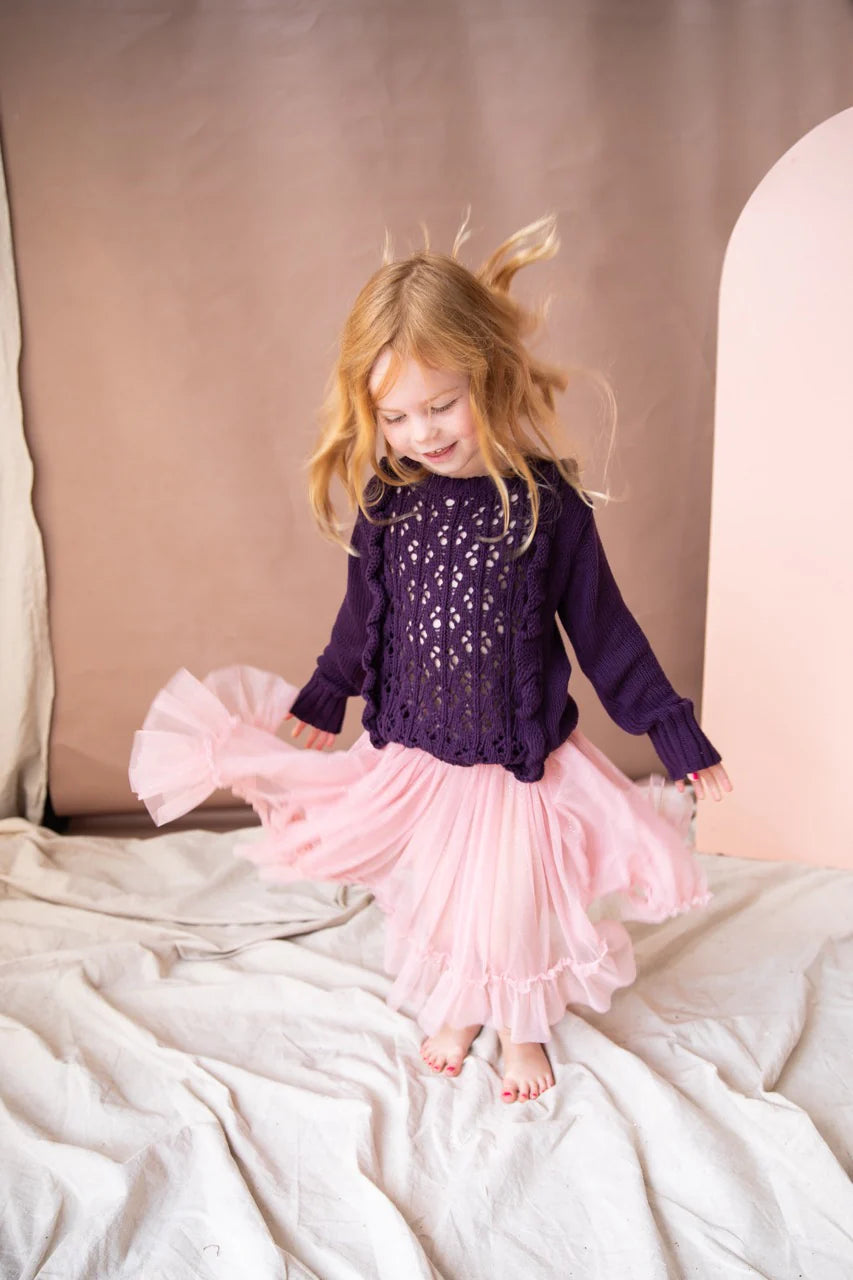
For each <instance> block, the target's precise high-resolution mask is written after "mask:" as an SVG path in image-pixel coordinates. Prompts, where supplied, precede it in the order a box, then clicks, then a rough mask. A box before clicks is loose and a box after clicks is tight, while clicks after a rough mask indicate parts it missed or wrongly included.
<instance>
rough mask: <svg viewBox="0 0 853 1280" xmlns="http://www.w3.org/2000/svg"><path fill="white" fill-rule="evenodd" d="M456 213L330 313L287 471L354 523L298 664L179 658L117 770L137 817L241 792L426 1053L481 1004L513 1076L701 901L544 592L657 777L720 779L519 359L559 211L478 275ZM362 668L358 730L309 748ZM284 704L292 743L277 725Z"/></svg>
mask: <svg viewBox="0 0 853 1280" xmlns="http://www.w3.org/2000/svg"><path fill="white" fill-rule="evenodd" d="M464 238H465V237H464V227H463V230H462V232H460V234H459V236H457V240H456V243H455V244H454V246H453V251H452V254H451V256H443V255H440V254H436V253H433V252H430V251H429V250H428V249H425V250H423V251H420V252H417V253H415V254H413V255H412V256H410V257H409V258H407V259H406V260H404V261H399V262H393V261H387V260H386V263H385V265H384V266H382V267H381V268H380V270H378V271H377V272H376V273H375V274H374V275H373V276H372V278H371V279H370V280H369V281H368V282H367V284H366V285H365V287H364V288H363V289H362V291H361V293H360V294H359V296H358V298H357V300H356V303H355V306H354V308H353V310H352V313H351V314H350V316H349V318H348V320H347V322H346V325H345V328H344V332H343V338H342V343H341V350H340V357H339V359H338V362H337V367H336V370H335V375H334V378H333V382H332V385H331V390H330V393H329V398H328V401H327V405H326V415H325V423H324V428H323V432H322V435H321V439H320V442H319V445H318V448H317V449H316V451H315V453H314V455H313V457H312V459H311V463H310V485H309V497H310V502H311V505H312V509H313V511H314V514H315V516H316V518H317V521H318V523H319V526H320V528H321V530H322V531H323V532H324V533H325V534H326V535H328V536H330V537H332V538H334V539H335V540H337V541H341V536H340V535H341V533H342V529H341V527H340V526H339V525H338V523H337V520H336V517H335V514H334V509H333V505H332V501H331V496H330V485H331V482H332V480H333V479H334V478H337V479H338V480H339V481H340V482H341V483H342V484H343V487H344V489H345V491H346V493H347V495H348V497H349V499H350V501H351V503H352V505H353V507H354V508H356V520H355V527H354V529H353V532H352V547H351V548H349V547H348V548H347V549H348V550H349V551H350V552H351V558H350V559H349V570H348V578H347V584H346V594H345V598H344V600H343V603H342V605H341V607H340V610H339V612H338V615H337V619H336V621H335V624H334V627H333V629H332V634H331V639H330V641H329V644H328V645H327V647H326V648H325V650H324V651H323V653H322V654H321V655H320V657H319V658H318V660H317V668H316V670H315V672H314V674H313V675H312V676H311V678H310V680H309V681H308V683H307V684H306V685H305V686H304V687H303V688H302V689H301V690H297V689H296V688H295V687H294V686H292V685H289V684H287V683H286V682H285V681H284V680H282V679H280V678H279V677H277V676H272V675H268V674H266V673H264V672H260V671H257V670H255V669H254V668H250V667H232V668H228V669H225V670H222V671H217V672H214V673H212V675H210V676H208V677H207V678H206V680H204V681H203V682H200V681H198V680H196V679H194V677H193V676H191V675H190V673H189V672H187V671H184V670H182V671H179V672H178V674H177V675H176V676H175V677H174V678H173V679H172V680H171V681H170V683H169V684H168V685H167V687H166V688H165V689H164V690H163V691H161V693H160V694H159V695H158V696H157V697H156V698H155V700H154V703H153V705H152V708H151V711H150V712H149V714H148V717H147V719H146V721H145V726H144V728H143V729H142V730H141V731H140V732H139V733H137V734H136V736H135V740H134V748H133V755H132V760H131V767H130V779H131V785H132V787H133V789H134V791H135V792H136V793H137V795H138V796H139V797H140V799H142V800H143V801H144V802H145V804H146V805H147V806H148V808H149V810H150V812H151V813H152V815H153V817H154V820H155V822H157V823H158V824H161V823H163V822H167V821H170V820H171V819H172V818H175V817H177V816H178V815H179V814H181V813H185V812H187V810H189V809H190V808H192V807H193V806H194V805H196V804H198V803H200V802H201V801H202V800H203V799H205V798H206V796H208V795H209V794H210V793H211V791H213V790H214V789H215V788H216V787H220V786H227V787H230V788H231V790H232V791H233V792H234V793H235V794H236V795H238V796H241V797H242V798H244V799H246V800H247V801H248V802H249V803H250V804H252V805H253V807H254V808H255V810H256V811H257V813H258V814H259V816H260V819H261V823H262V826H263V828H264V831H263V836H262V839H261V840H260V841H259V842H251V843H246V844H244V845H242V846H239V847H238V850H237V851H238V852H239V853H241V854H243V855H244V856H245V857H248V858H250V859H252V860H253V861H254V862H256V863H257V864H258V865H259V866H260V867H261V868H262V872H261V874H263V875H264V876H265V877H266V878H269V879H273V880H277V881H286V880H295V879H309V880H310V879H316V880H331V881H335V882H347V883H355V884H360V885H362V886H365V887H367V888H369V889H370V890H372V892H373V894H374V895H375V898H376V901H377V903H378V904H379V906H380V908H381V909H382V911H383V913H384V914H385V917H386V926H387V931H386V940H385V957H384V959H385V967H386V970H387V971H388V973H389V974H392V975H395V981H394V983H393V985H392V987H391V989H390V992H389V995H388V998H387V999H388V1004H389V1005H390V1006H391V1007H392V1008H394V1009H398V1008H400V1007H401V1006H402V1005H403V1004H407V1005H408V1006H409V1008H410V1009H411V1010H412V1011H414V1012H415V1013H416V1016H417V1019H418V1021H419V1023H420V1025H421V1027H422V1028H423V1030H424V1031H425V1032H426V1038H425V1039H424V1041H423V1043H422V1046H421V1056H422V1057H423V1059H424V1061H425V1062H426V1063H427V1064H428V1065H429V1066H430V1067H431V1068H432V1069H433V1070H434V1071H436V1072H444V1073H446V1074H447V1075H455V1074H457V1073H458V1072H459V1070H460V1068H461V1065H462V1061H463V1058H464V1056H465V1054H466V1053H467V1051H468V1049H469V1047H470V1045H471V1043H472V1041H473V1040H474V1038H475V1036H476V1035H477V1033H478V1032H479V1031H480V1029H481V1027H482V1026H483V1025H484V1024H487V1025H489V1026H492V1027H494V1028H495V1029H496V1031H497V1033H498V1037H499V1040H500V1044H501V1047H502V1053H503V1084H502V1097H503V1099H504V1101H505V1102H514V1101H516V1099H528V1098H536V1097H538V1096H539V1095H540V1094H541V1093H542V1092H544V1091H545V1090H546V1089H548V1088H550V1087H551V1086H552V1085H553V1083H554V1076H553V1071H552V1067H551V1064H550V1062H549V1060H548V1057H547V1055H546V1052H545V1048H544V1046H545V1043H546V1042H547V1041H548V1040H549V1039H550V1035H551V1030H550V1029H551V1027H552V1026H553V1024H554V1023H556V1022H557V1021H558V1020H559V1019H560V1018H561V1017H562V1016H563V1014H564V1012H565V1010H566V1006H567V1005H568V1004H570V1003H577V1004H581V1005H587V1006H590V1007H591V1008H593V1009H595V1010H598V1011H606V1010H607V1009H608V1008H609V1006H610V1001H611V997H612V995H613V992H614V991H615V990H617V989H618V988H619V987H623V986H625V985H627V984H628V983H630V982H632V981H633V979H634V977H635V972H636V970H635V963H634V958H633V953H632V948H631V943H630V939H629V936H628V933H627V931H626V929H625V927H624V925H623V924H622V923H621V922H620V921H621V919H633V920H642V921H660V920H662V919H664V918H665V917H667V916H670V915H672V914H674V913H676V912H680V911H684V910H686V909H688V908H690V907H693V906H696V905H700V904H703V903H705V902H706V901H707V899H708V897H709V895H708V892H707V887H706V883H705V880H704V878H703V875H702V872H701V870H700V868H699V866H698V863H697V862H696V861H695V859H694V858H693V856H692V855H691V853H690V852H689V850H688V848H687V846H686V843H685V840H684V836H683V833H682V831H680V830H679V829H678V827H677V826H676V825H674V824H673V823H671V822H670V820H669V819H667V818H666V817H665V816H664V815H663V814H662V813H660V812H658V810H657V808H656V806H655V805H654V804H653V803H652V801H651V798H650V796H649V795H648V794H647V793H646V792H645V791H644V790H643V789H642V788H641V787H640V786H639V785H638V784H636V783H634V782H632V781H631V780H630V779H629V778H627V777H626V776H625V775H624V774H623V773H622V772H621V771H620V770H619V769H618V768H617V767H616V766H615V765H614V764H613V763H612V762H611V761H610V760H609V759H608V758H607V757H606V756H605V755H604V754H603V753H602V752H601V751H599V750H598V749H597V748H596V747H595V746H594V745H593V744H592V743H591V742H590V741H588V739H587V738H586V737H585V736H584V735H583V734H582V733H581V731H580V730H579V728H578V727H577V725H578V708H577V704H576V703H575V701H574V699H573V698H572V696H571V694H570V693H568V692H567V685H568V681H569V675H570V671H571V665H570V662H569V659H568V657H567V654H566V651H565V648H564V646H563V643H562V640H561V637H560V633H559V631H558V628H557V618H558V617H559V618H560V619H561V620H562V622H563V624H564V626H565V628H566V631H567V634H568V636H569V638H570V640H571V643H572V646H573V649H574V652H575V654H576V656H577V660H578V662H579V663H580V666H581V669H582V670H583V671H584V672H585V673H586V675H587V676H588V677H589V679H590V681H591V682H592V684H593V686H594V688H595V690H596V692H597V693H598V695H599V697H600V698H601V701H602V703H603V704H604V706H605V708H606V709H607V711H608V713H609V714H610V715H611V716H612V718H613V719H614V720H615V721H616V723H617V724H619V725H621V727H622V728H623V729H626V730H627V731H628V732H629V733H637V734H639V733H647V734H648V735H649V737H650V738H651V741H652V743H653V744H654V747H655V749H656V751H657V753H658V755H659V756H660V758H661V760H662V761H663V763H664V765H665V766H666V769H667V771H668V773H669V775H670V777H671V778H672V779H673V780H675V782H676V786H677V787H678V789H679V790H682V791H683V790H684V787H685V781H686V779H687V777H688V776H689V777H690V778H692V779H693V781H694V784H695V790H696V793H697V795H698V796H700V797H701V796H703V795H704V794H706V791H707V792H708V793H710V794H712V795H713V796H714V799H715V800H719V799H720V798H721V794H722V791H723V790H725V791H730V790H731V789H732V787H731V783H730V781H729V779H728V776H727V774H726V771H725V770H724V769H723V767H722V764H721V763H720V761H721V757H720V755H719V753H718V752H717V750H716V749H715V747H714V746H713V745H712V743H711V742H710V741H709V740H708V738H707V737H706V736H705V734H704V733H703V732H702V730H701V728H700V727H699V725H698V724H697V722H696V719H695V717H694V714H693V704H692V702H691V701H690V700H689V699H688V698H682V697H679V695H678V694H677V693H676V692H675V690H674V689H673V688H672V686H671V685H670V683H669V682H668V680H667V678H666V676H665V674H664V672H663V671H662V670H661V667H660V665H659V663H658V661H657V659H656V658H655V655H654V653H653V652H652V650H651V648H650V646H649V643H648V640H647V639H646V637H645V635H644V634H643V632H642V630H641V629H640V627H639V625H638V623H637V622H636V620H635V619H634V617H633V616H632V614H631V613H630V611H629V610H628V608H627V606H626V605H625V603H624V601H623V599H622V596H621V594H620V592H619V588H618V587H617V585H616V582H615V581H614V578H613V576H612V573H611V571H610V567H609V565H608V562H607V559H606V557H605V554H604V549H603V547H602V544H601V541H600V539H599V535H598V531H597V528H596V524H595V519H594V516H593V508H592V504H591V501H590V499H589V495H588V494H587V492H586V491H585V490H584V489H582V488H581V485H580V481H579V477H578V467H577V464H576V463H574V462H571V461H566V460H561V459H559V458H557V457H555V456H554V451H553V447H552V445H551V443H550V441H551V439H552V438H553V433H554V428H555V426H556V421H555V413H554V392H555V391H556V390H558V389H559V390H562V389H564V387H565V385H566V378H565V376H564V375H563V374H562V373H561V372H560V371H559V370H557V369H554V368H551V367H549V366H547V365H545V364H543V363H541V362H540V361H538V360H537V359H535V358H534V357H533V356H532V355H531V353H530V351H529V350H528V349H527V347H526V345H525V341H524V339H525V337H526V335H527V334H528V333H529V332H530V331H531V329H532V327H533V323H534V321H533V317H532V316H531V315H530V314H528V313H527V312H526V311H524V310H523V309H522V308H521V307H520V306H519V305H518V304H517V303H516V302H515V301H513V300H512V298H511V297H510V296H509V288H510V284H511V282H512V279H513V277H514V275H515V274H516V272H517V271H518V270H519V268H520V267H522V266H524V265H525V264H526V263H529V262H534V261H536V260H538V259H542V258H547V257H550V256H552V255H553V253H554V252H556V248H557V240H556V234H555V228H554V221H553V219H551V218H546V219H542V220H541V221H539V222H536V223H533V224H532V225H531V226H529V227H526V228H524V229H523V230H522V231H519V232H518V233H517V234H516V235H514V236H512V237H511V238H510V239H509V240H507V241H506V242H505V243H504V244H503V245H501V246H500V248H498V249H497V250H496V251H495V253H494V254H492V256H491V257H490V258H489V259H488V260H487V261H486V263H485V264H484V265H483V267H482V268H481V269H480V270H479V271H478V272H477V273H476V274H474V273H472V272H470V271H468V270H467V269H466V268H465V267H463V266H462V265H461V264H460V263H459V262H458V261H457V259H456V253H457V250H458V248H459V245H460V244H461V243H462V242H463V239H464ZM386 258H387V255H386ZM365 474H369V481H368V483H367V484H366V485H365V484H364V480H363V478H364V476H365ZM344 545H346V542H345V541H344ZM355 694H360V695H361V696H362V698H363V699H364V704H365V706H364V714H363V721H362V722H363V725H364V732H363V733H362V734H361V736H360V737H359V738H358V740H357V741H356V742H355V744H354V745H353V746H352V747H350V748H349V749H348V750H343V751H335V752H332V753H330V754H327V755H325V756H324V755H321V754H318V753H320V752H322V751H323V749H324V748H326V747H328V746H331V745H332V744H333V742H334V739H335V735H336V734H337V733H338V732H339V731H340V729H341V726H342V723H343V719H344V711H345V708H346V703H347V699H348V698H349V697H351V696H354V695H355ZM283 720H292V721H293V722H294V723H293V725H292V737H293V738H294V739H298V738H299V737H300V736H301V735H302V734H303V732H304V733H305V736H304V738H303V739H302V742H303V744H304V747H306V748H308V750H302V749H300V747H299V746H297V745H296V744H295V743H293V742H285V741H283V740H282V739H280V738H279V737H277V736H276V730H277V729H278V728H279V727H280V725H281V723H282V721H283ZM605 899H606V900H607V910H606V911H603V910H602V908H603V905H604V900H605ZM614 917H619V918H614Z"/></svg>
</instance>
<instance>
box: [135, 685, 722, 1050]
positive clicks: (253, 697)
mask: <svg viewBox="0 0 853 1280" xmlns="http://www.w3.org/2000/svg"><path fill="white" fill-rule="evenodd" d="M295 693H296V688H295V686H293V685H290V684H288V683H287V682H286V681H284V680H282V679H281V678H279V677H277V676H274V675H271V674H270V673H267V672H261V671H258V670H256V669H255V668H251V667H246V666H237V667H231V668H226V669H224V670H221V671H218V672H214V673H212V674H211V675H210V676H208V677H207V679H206V680H205V681H200V680H197V679H196V678H195V677H194V676H192V675H191V674H190V672H188V671H186V670H181V671H179V672H178V673H177V675H175V676H174V677H173V679H172V680H171V681H170V682H169V684H168V685H167V686H166V688H165V689H163V690H162V691H161V692H160V693H159V694H158V695H157V697H156V698H155V699H154V702H153V704H152V707H151V709H150V711H149V713H148V715H147V717H146V720H145V723H144V726H143V728H142V729H141V730H140V731H139V732H138V733H137V734H136V735H135V738H134V745H133V751H132V756H131V764H130V781H131V786H132V787H133V790H134V791H135V792H136V794H137V795H138V796H139V798H140V799H141V800H143V801H144V802H145V804H146V806H147V807H148V809H149V811H150V813H151V814H152V816H153V817H154V820H155V822H157V823H159V824H162V823H163V822H167V821H169V820H171V819H173V818H175V817H177V816H179V815H180V814H183V813H185V812H187V811H188V810H189V809H191V808H193V807H194V806H195V805H197V804H199V803H200V802H201V801H202V800H203V799H205V798H206V797H207V796H208V795H209V794H210V793H211V792H212V791H213V790H214V789H215V788H217V787H226V788H230V789H231V790H232V791H233V792H234V794H235V795H237V796H239V797H241V798H243V799H245V800H246V801H248V802H249V803H250V804H251V805H252V806H253V808H254V809H255V810H256V812H257V813H258V815H259V817H260V819H261V823H262V825H263V827H264V834H263V837H262V838H261V839H260V840H252V841H251V842H248V843H246V842H244V843H239V842H238V843H237V844H236V846H235V852H237V853H238V854H241V855H242V856H245V857H247V858H249V859H250V860H251V861H252V862H254V863H255V864H256V865H257V866H258V868H259V871H260V874H261V875H262V876H263V877H264V878H266V879H268V880H270V881H277V882H287V881H291V880H316V881H333V882H337V883H348V884H353V885H357V886H361V887H364V888H368V889H369V890H370V891H371V892H372V893H373V894H374V895H375V898H376V901H377V903H378V904H379V906H380V907H381V908H382V910H383V912H384V913H385V915H386V917H387V919H386V938H385V968H386V971H387V972H388V973H390V974H393V975H395V982H394V984H393V986H392V988H391V990H390V992H389V995H388V1003H389V1005H390V1006H391V1007H392V1008H395V1009H397V1008H403V1007H406V1008H407V1009H411V1010H413V1011H414V1012H415V1016H416V1017H417V1019H418V1021H419V1023H420V1025H421V1026H422V1027H423V1029H424V1030H425V1031H426V1032H427V1033H428V1034H432V1033H434V1032H436V1031H438V1030H439V1028H440V1027H441V1026H442V1025H443V1024H444V1023H448V1024H449V1025H451V1026H467V1025H471V1024H475V1023H480V1024H483V1025H487V1026H492V1027H496V1028H502V1027H509V1029H510V1033H511V1036H512V1039H513V1040H515V1041H516V1042H518V1043H521V1042H530V1041H540V1042H545V1041H547V1040H548V1039H549V1038H550V1035H551V1027H552V1026H553V1024H554V1023H556V1022H558V1021H559V1019H560V1018H561V1017H562V1016H563V1014H564V1012H565V1010H566V1007H567V1005H569V1004H571V1003H580V1004H584V1005H587V1006H589V1007H590V1008H592V1009H595V1010H597V1011H600V1012H603V1011H606V1010H607V1009H608V1008H609V1007H610V1002H611V999H612V996H613V993H614V991H616V990H617V989H618V988H620V987H624V986H626V985H628V984H629V983H631V982H632V981H633V980H634V977H635V975H636V967H635V962H634V956H633V951H632V947H631V943H630V939H629V936H628V933H627V931H626V929H625V926H624V924H623V923H622V921H623V920H642V921H647V922H652V921H660V920H663V919H665V918H666V917H667V916H671V915H674V914H677V913H679V912H682V911H685V910H688V909H689V908H691V907H695V906H699V905H703V904H705V903H707V902H708V900H709V894H708V890H707V885H706V882H705V878H704V875H703V873H702V871H701V868H700V866H699V864H698V862H697V860H696V859H695V857H694V856H693V854H692V853H691V851H690V849H689V848H688V846H687V842H686V839H685V837H686V828H685V825H684V819H685V812H686V811H682V813H681V815H680V817H674V816H672V815H669V814H666V813H664V812H659V811H658V808H657V807H656V805H655V803H654V802H653V795H654V791H653V787H652V785H651V784H650V785H649V786H647V787H645V788H643V787H641V786H640V785H638V784H636V783H634V782H632V781H631V780H630V779H629V778H627V777H626V776H625V775H624V774H623V773H622V772H621V771H620V770H619V769H618V768H617V767H616V766H615V765H614V764H613V763H612V762H611V761H610V760H609V759H608V758H607V757H606V756H605V755H604V754H603V753H602V752H601V751H599V750H598V749H597V748H596V747H595V746H594V745H593V744H592V743H591V742H590V741H589V740H588V739H587V738H586V737H585V736H584V735H583V734H582V733H580V731H578V730H576V731H575V732H574V733H573V734H572V736H571V737H570V738H569V739H568V740H567V741H566V742H565V743H563V744H562V745H561V746H560V747H559V748H558V749H557V750H556V751H554V752H552V753H551V755H550V756H549V757H548V760H547V762H546V768H545V773H544V776H543V778H542V779H541V781H539V782H536V783H525V782H522V781H520V780H519V779H517V778H516V777H514V776H513V775H512V774H511V773H509V772H508V771H507V770H506V769H503V768H501V767H500V766H499V765H491V764H478V765H474V766H461V765H452V764H448V763H447V762H445V761H441V760H439V759H437V758H436V757H435V756H433V755H431V754H430V753H429V752H425V751H421V750H419V749H417V748H412V747H405V746H402V745H400V744H398V743H389V744H387V745H386V746H384V747H383V748H381V749H379V750H377V749H376V748H375V747H374V746H373V745H372V743H371V741H370V738H369V736H368V735H367V734H366V733H363V734H362V735H361V736H360V737H359V738H358V740H357V741H356V742H355V743H354V744H353V746H352V747H350V748H348V749H346V750H337V751H333V752H331V753H323V752H319V751H312V750H304V749H301V748H299V747H297V746H296V745H294V744H293V743H288V742H285V741H282V740H281V739H279V738H278V737H276V735H275V730H276V729H277V728H278V726H279V725H280V723H281V721H282V720H283V718H284V716H285V713H286V712H287V710H288V709H289V707H290V706H291V705H292V702H293V698H294V696H295ZM658 781H662V779H658ZM688 816H689V815H688Z"/></svg>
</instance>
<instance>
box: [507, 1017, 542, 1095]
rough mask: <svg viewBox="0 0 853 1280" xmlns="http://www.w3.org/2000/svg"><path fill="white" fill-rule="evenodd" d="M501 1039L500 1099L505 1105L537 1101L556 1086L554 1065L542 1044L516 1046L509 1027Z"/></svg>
mask: <svg viewBox="0 0 853 1280" xmlns="http://www.w3.org/2000/svg"><path fill="white" fill-rule="evenodd" d="M498 1036H499V1037H500V1042H501V1048H502V1049H503V1058H504V1076H503V1093H502V1095H501V1097H502V1100H503V1101H504V1102H525V1101H526V1100H527V1099H528V1098H538V1097H539V1095H540V1093H544V1092H545V1090H546V1089H550V1088H551V1087H552V1086H553V1084H554V1075H553V1072H552V1071H551V1064H550V1062H549V1061H548V1057H547V1055H546V1053H545V1049H544V1047H543V1046H542V1045H541V1044H540V1043H539V1041H533V1042H532V1043H528V1044H513V1043H512V1040H511V1039H510V1032H509V1027H504V1029H503V1030H502V1031H499V1032H498Z"/></svg>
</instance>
